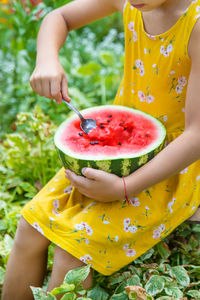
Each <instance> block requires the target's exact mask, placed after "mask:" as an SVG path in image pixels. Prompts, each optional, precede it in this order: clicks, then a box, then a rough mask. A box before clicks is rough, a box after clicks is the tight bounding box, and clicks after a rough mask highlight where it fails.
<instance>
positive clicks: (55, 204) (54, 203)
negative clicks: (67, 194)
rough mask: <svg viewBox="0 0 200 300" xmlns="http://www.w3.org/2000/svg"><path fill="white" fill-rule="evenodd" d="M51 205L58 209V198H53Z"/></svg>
mask: <svg viewBox="0 0 200 300" xmlns="http://www.w3.org/2000/svg"><path fill="white" fill-rule="evenodd" d="M53 207H54V208H55V209H58V208H59V200H58V199H55V200H54V201H53Z"/></svg>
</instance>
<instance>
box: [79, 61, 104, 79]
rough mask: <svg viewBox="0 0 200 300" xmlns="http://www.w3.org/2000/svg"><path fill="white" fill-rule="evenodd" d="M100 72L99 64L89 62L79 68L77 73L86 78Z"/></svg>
mask: <svg viewBox="0 0 200 300" xmlns="http://www.w3.org/2000/svg"><path fill="white" fill-rule="evenodd" d="M100 70H101V66H100V65H99V64H97V63H95V62H89V63H87V64H85V65H82V66H81V67H79V68H78V70H77V72H78V73H79V74H81V75H84V76H88V75H93V74H95V73H96V72H97V71H100Z"/></svg>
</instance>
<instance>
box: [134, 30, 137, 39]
mask: <svg viewBox="0 0 200 300" xmlns="http://www.w3.org/2000/svg"><path fill="white" fill-rule="evenodd" d="M133 41H134V42H137V32H136V31H135V30H134V31H133Z"/></svg>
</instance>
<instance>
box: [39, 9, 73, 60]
mask: <svg viewBox="0 0 200 300" xmlns="http://www.w3.org/2000/svg"><path fill="white" fill-rule="evenodd" d="M67 34H68V29H67V25H66V22H65V20H64V18H63V16H62V14H61V13H60V12H59V10H55V11H53V12H51V13H49V14H48V15H47V16H46V17H45V18H44V20H43V21H42V25H41V27H40V30H39V33H38V37H37V60H36V64H37V63H40V62H41V61H47V60H48V59H57V60H58V59H59V50H60V48H61V47H62V45H63V44H64V42H65V40H66V37H67Z"/></svg>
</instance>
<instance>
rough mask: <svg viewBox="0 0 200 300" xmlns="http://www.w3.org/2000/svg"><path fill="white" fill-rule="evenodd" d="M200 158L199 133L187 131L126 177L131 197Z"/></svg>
mask: <svg viewBox="0 0 200 300" xmlns="http://www.w3.org/2000/svg"><path fill="white" fill-rule="evenodd" d="M199 158H200V138H199V135H198V134H197V133H193V132H192V131H185V132H184V133H183V134H181V135H180V136H179V137H178V138H176V139H175V140H174V141H172V142H171V143H170V144H169V145H168V146H167V147H165V148H164V149H163V150H162V151H161V152H160V153H158V154H157V155H156V156H155V157H154V158H153V159H152V160H150V161H149V162H148V163H147V164H145V165H144V166H142V167H141V168H139V169H138V170H137V171H135V172H134V173H132V174H131V175H129V176H128V177H126V186H127V192H128V196H129V198H130V197H133V196H134V195H135V194H137V193H140V192H142V191H143V190H144V189H146V188H148V187H150V186H153V185H154V184H157V183H159V182H161V181H163V180H165V179H167V178H169V177H171V176H173V175H175V174H177V173H178V172H180V171H181V170H183V169H184V168H186V167H187V166H189V165H190V164H192V163H193V162H195V161H196V160H198V159H199Z"/></svg>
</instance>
